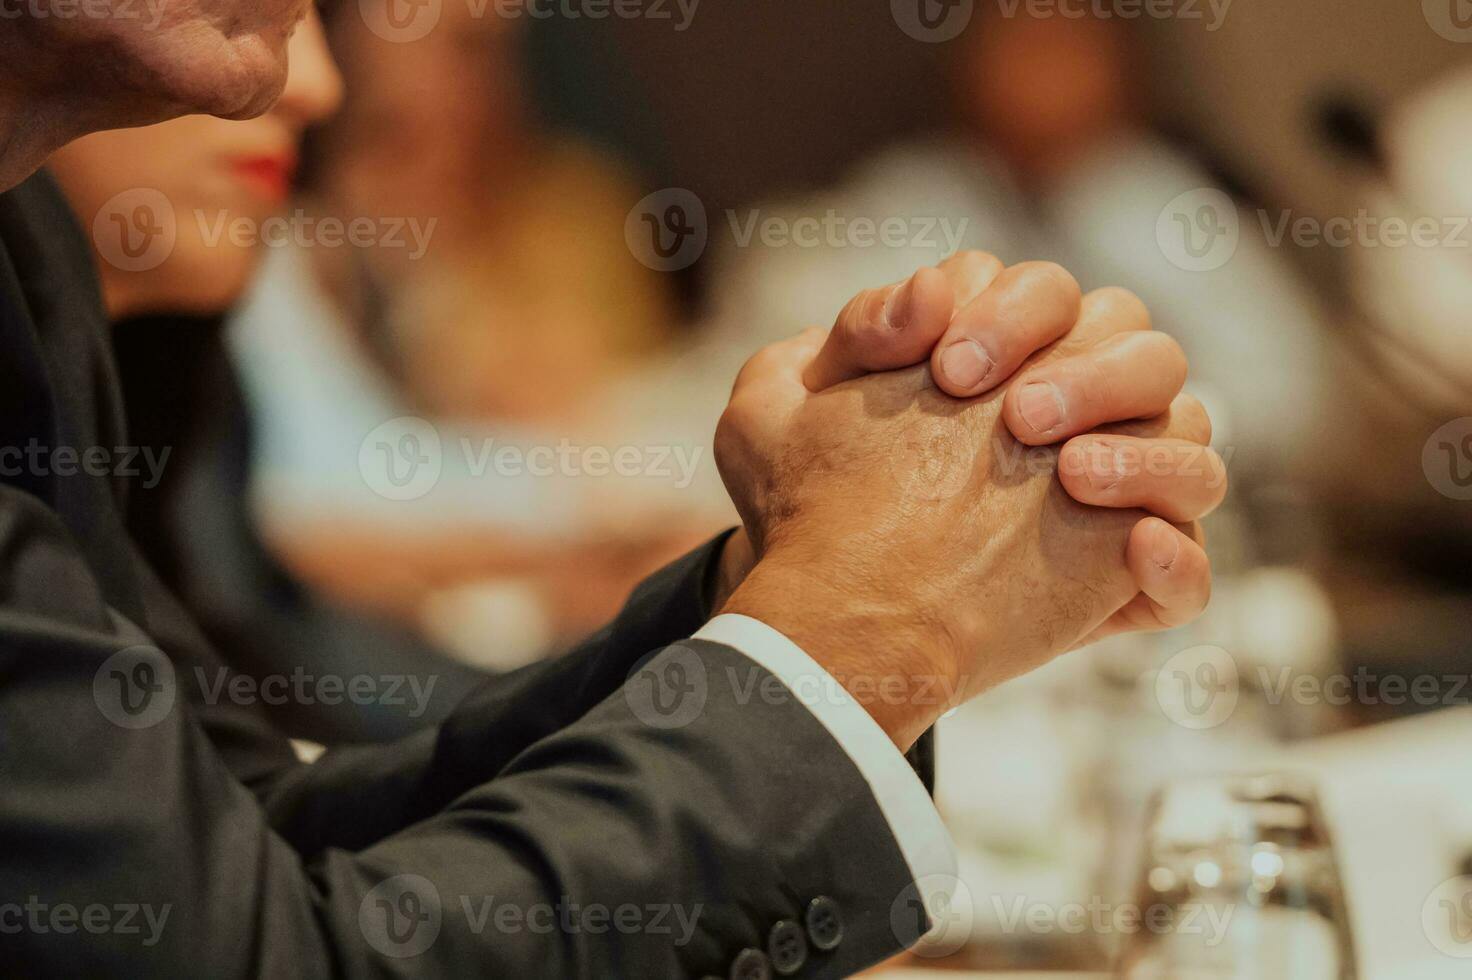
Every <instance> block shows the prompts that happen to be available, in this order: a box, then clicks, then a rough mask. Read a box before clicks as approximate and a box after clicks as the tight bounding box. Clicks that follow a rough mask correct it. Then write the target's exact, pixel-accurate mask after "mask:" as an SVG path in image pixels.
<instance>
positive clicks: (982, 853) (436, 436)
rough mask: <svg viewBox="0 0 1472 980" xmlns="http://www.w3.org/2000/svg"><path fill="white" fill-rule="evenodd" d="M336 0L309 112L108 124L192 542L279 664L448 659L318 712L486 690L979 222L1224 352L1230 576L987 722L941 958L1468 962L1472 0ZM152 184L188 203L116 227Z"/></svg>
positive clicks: (64, 158)
mask: <svg viewBox="0 0 1472 980" xmlns="http://www.w3.org/2000/svg"><path fill="white" fill-rule="evenodd" d="M322 19H323V31H322V34H321V35H320V36H317V35H316V32H315V28H313V30H312V31H311V32H310V33H311V34H312V37H310V38H308V39H306V40H299V42H297V43H298V44H299V46H302V47H303V50H302V52H300V53H298V52H297V51H295V50H294V52H293V58H294V64H293V80H292V84H291V86H290V87H289V89H288V92H287V96H286V98H285V99H284V100H283V103H282V106H280V107H278V109H277V110H276V111H275V112H274V113H273V114H272V115H271V116H270V117H268V118H266V119H264V120H260V121H255V122H252V123H222V122H220V121H218V120H208V121H199V120H195V121H182V122H180V123H174V124H166V125H165V126H160V127H152V128H150V129H147V130H140V131H134V132H132V133H131V134H129V135H125V136H119V135H117V134H100V135H99V136H96V137H92V138H90V139H89V140H84V141H81V142H80V143H79V144H76V145H74V146H73V147H70V148H68V149H67V150H66V151H63V153H62V154H59V155H58V157H57V159H56V160H54V161H53V164H52V169H53V171H54V172H55V173H56V175H57V177H58V178H59V179H60V180H61V182H62V184H63V186H64V188H65V189H66V190H67V192H68V193H69V194H70V195H71V196H72V198H73V200H74V202H75V203H76V204H77V206H78V211H79V213H80V214H81V215H82V216H83V219H84V221H85V222H86V223H87V224H88V225H89V226H90V227H92V228H94V241H95V243H96V244H97V246H98V250H99V255H100V259H101V261H100V263H99V267H100V269H101V271H102V274H103V281H104V286H105V291H106V293H107V298H108V302H109V306H110V308H111V309H112V311H113V313H114V315H115V316H116V317H117V319H118V320H119V327H118V331H117V338H116V342H117V346H118V353H119V359H120V362H121V364H122V367H123V371H124V382H125V386H126V387H127V389H128V397H129V403H130V406H129V407H130V414H131V416H132V420H133V424H134V425H135V427H136V428H137V429H138V430H139V435H138V437H137V438H138V439H140V440H142V441H144V442H145V444H152V445H155V446H157V447H159V448H160V449H163V448H168V449H169V450H170V451H171V452H172V454H173V455H172V458H171V461H170V463H169V465H168V467H167V468H166V470H165V471H164V473H163V476H162V478H161V479H159V480H157V481H155V485H153V486H146V487H141V488H139V492H138V493H137V494H136V495H135V502H134V508H135V514H134V517H135V522H136V525H137V529H138V532H139V535H140V537H142V538H143V539H144V541H145V544H146V546H147V547H148V548H149V550H150V551H151V552H152V553H153V555H154V558H155V560H156V562H157V563H158V564H159V566H160V568H161V569H162V570H163V572H164V574H165V576H166V577H167V578H169V579H170V580H171V582H172V584H174V585H175V587H176V588H177V589H179V590H180V591H181V592H182V593H183V594H184V595H185V597H186V598H187V599H188V600H189V602H190V603H191V605H193V606H194V609H195V611H196V613H197V614H198V615H199V617H200V618H201V620H202V621H203V622H204V623H205V624H206V626H207V627H208V628H209V629H210V631H211V632H212V633H213V634H214V638H215V639H216V641H217V642H218V643H220V644H221V645H222V646H223V647H225V648H226V649H227V650H229V651H230V652H231V654H232V657H233V659H234V660H235V661H236V663H237V665H238V666H240V667H241V668H242V669H246V670H254V671H258V672H263V673H270V672H273V671H289V670H290V669H293V668H295V667H296V666H299V665H302V664H305V665H307V666H308V667H310V668H312V669H314V670H318V671H333V670H335V671H339V672H374V673H380V672H384V671H393V670H398V671H427V672H432V673H433V674H434V675H435V676H436V677H439V678H441V679H442V686H441V689H440V696H439V700H437V701H435V702H434V707H432V708H431V710H430V711H429V712H428V713H427V714H423V715H419V716H415V717H412V718H411V717H408V716H406V715H404V714H403V713H402V712H396V711H394V710H389V709H386V708H384V707H382V706H376V707H375V706H352V705H349V706H346V707H344V708H339V709H336V710H328V709H326V708H324V707H322V706H320V705H318V706H304V705H295V706H290V707H285V706H284V707H283V708H282V709H281V723H282V726H283V727H284V728H285V729H286V730H287V731H288V732H289V733H290V734H293V735H295V736H298V737H300V738H302V739H308V740H312V741H315V742H318V743H332V742H339V741H345V742H351V741H365V740H375V739H385V738H391V737H394V736H396V735H400V734H403V733H404V732H405V731H407V730H410V729H412V728H413V727H415V726H417V725H420V724H424V723H427V722H430V721H433V720H435V718H436V717H438V716H440V715H442V714H443V712H445V711H448V710H449V707H450V706H451V705H452V704H453V699H454V696H455V694H456V693H457V692H458V691H463V690H464V689H465V688H466V687H467V686H468V685H470V684H473V683H474V682H475V681H476V679H477V678H478V677H480V676H482V675H483V673H484V672H487V671H499V670H506V669H511V668H514V667H516V666H518V665H520V664H523V663H526V662H529V661H531V660H533V659H536V658H539V657H543V656H548V655H551V654H553V653H555V652H557V651H558V650H559V649H563V648H565V647H566V646H567V645H568V644H569V643H570V642H572V641H574V640H575V639H576V638H577V637H579V636H580V635H582V634H584V633H586V632H588V631H589V630H591V629H594V628H596V627H597V626H598V625H599V624H601V623H602V622H603V621H604V620H605V619H606V618H607V617H608V616H610V615H611V614H612V613H613V612H614V611H616V610H617V608H618V607H619V606H620V604H621V603H622V601H623V599H624V597H625V596H626V595H627V593H628V591H629V590H630V589H631V588H632V587H633V585H634V584H635V583H636V582H637V581H638V580H639V579H640V578H641V577H642V576H644V575H645V574H647V573H648V572H650V571H652V570H653V569H655V568H657V567H658V566H659V565H661V564H662V563H664V562H665V561H667V560H669V559H671V558H673V557H675V556H677V555H679V554H681V553H682V552H683V551H685V550H687V549H688V548H689V547H691V546H693V545H695V544H697V543H699V542H701V541H703V540H705V539H707V538H708V537H710V536H712V535H714V534H716V533H718V532H719V531H721V530H722V529H723V528H725V527H728V526H730V525H731V524H732V523H734V514H733V513H732V512H731V510H730V507H729V504H727V503H726V500H725V495H724V493H723V491H722V489H721V486H720V480H719V475H718V474H717V473H716V470H715V465H714V460H713V458H712V455H711V450H710V438H711V434H712V432H713V431H714V426H715V421H716V419H717V417H718V415H719V412H720V410H721V408H722V407H723V406H724V403H725V399H726V395H727V393H728V391H729V386H730V383H731V381H732V379H733V378H734V376H735V373H736V371H737V370H738V369H739V367H740V365H741V364H742V362H743V361H744V360H745V358H746V357H747V356H749V355H750V354H751V353H752V352H753V351H755V350H756V349H757V348H758V347H760V346H762V345H763V344H765V343H768V342H770V341H772V340H776V339H780V338H783V337H786V336H788V335H790V334H792V333H795V332H796V331H798V330H800V329H802V328H804V327H806V326H809V325H812V324H820V325H826V324H828V323H831V322H832V319H833V317H834V315H835V314H836V312H837V311H838V310H839V308H841V306H842V305H843V303H844V302H845V301H846V300H847V299H848V298H849V297H850V296H851V295H853V294H854V293H855V292H857V291H858V290H860V289H863V288H866V287H869V286H873V285H877V284H880V283H884V282H891V281H897V280H900V279H903V278H905V277H906V276H908V275H909V274H910V273H911V272H913V271H914V270H915V269H916V268H918V267H919V266H921V265H925V264H934V263H936V262H938V261H940V260H941V259H944V258H945V257H947V256H948V255H949V254H951V253H953V252H954V251H956V250H957V249H958V248H979V249H984V250H987V251H991V252H993V253H995V254H997V255H998V256H1000V257H1001V258H1002V259H1003V260H1005V261H1007V262H1009V263H1011V262H1017V261H1021V260H1025V259H1049V260H1054V261H1058V262H1060V263H1062V264H1064V265H1065V266H1066V267H1067V268H1069V269H1070V270H1071V271H1072V272H1074V273H1075V274H1076V275H1077V276H1078V278H1079V279H1080V281H1081V283H1082V284H1083V286H1084V288H1085V289H1086V290H1087V289H1092V288H1097V287H1100V286H1104V285H1122V286H1125V287H1127V288H1129V289H1132V290H1134V291H1135V292H1137V293H1138V294H1140V296H1141V297H1142V298H1144V300H1145V301H1146V302H1147V304H1148V305H1149V306H1150V308H1151V310H1152V312H1153V314H1154V316H1155V324H1156V327H1157V328H1158V329H1161V330H1164V331H1166V332H1169V333H1171V334H1173V335H1174V336H1176V337H1177V338H1178V339H1179V340H1180V341H1181V343H1182V344H1183V345H1184V346H1185V348H1186V350H1187V352H1188V354H1189V355H1190V356H1191V360H1192V371H1193V375H1192V381H1191V385H1190V387H1191V390H1192V391H1193V392H1194V393H1195V394H1196V395H1197V396H1198V397H1200V398H1202V399H1203V401H1205V402H1206V403H1207V404H1208V406H1209V407H1210V409H1211V411H1212V414H1213V417H1214V419H1215V421H1216V423H1217V426H1216V436H1215V440H1214V442H1215V445H1216V447H1217V448H1218V450H1219V451H1220V452H1221V453H1222V454H1223V456H1224V457H1225V458H1226V459H1227V461H1228V463H1229V469H1230V472H1231V474H1232V491H1231V494H1230V496H1229V498H1228V502H1227V504H1226V505H1225V506H1224V507H1223V508H1222V510H1221V511H1220V512H1219V513H1218V514H1216V515H1215V516H1213V518H1211V519H1210V520H1209V521H1208V522H1207V532H1208V535H1209V537H1210V541H1211V549H1212V554H1213V560H1214V563H1215V568H1216V571H1217V582H1218V586H1217V592H1216V598H1215V600H1214V603H1213V606H1212V608H1211V610H1210V611H1209V613H1208V615H1207V617H1206V618H1205V619H1204V620H1203V621H1202V622H1201V623H1199V624H1196V625H1194V626H1192V627H1189V628H1187V629H1184V630H1178V631H1174V632H1171V633H1167V634H1163V635H1159V636H1152V637H1146V638H1131V639H1125V640H1118V641H1112V642H1110V643H1108V644H1105V645H1101V646H1100V647H1098V648H1094V649H1091V650H1087V651H1084V652H1082V653H1080V654H1077V655H1074V656H1072V657H1069V658H1066V659H1065V660H1063V661H1060V662H1058V663H1057V664H1055V665H1053V666H1052V667H1050V668H1048V669H1046V670H1044V671H1042V672H1040V673H1038V674H1036V675H1033V676H1031V677H1028V678H1025V679H1023V680H1020V681H1017V682H1014V683H1012V684H1009V685H1007V686H1006V687H1004V688H1002V689H999V690H997V691H995V692H993V693H992V694H990V695H988V696H986V697H984V698H983V699H982V700H981V701H978V702H976V703H974V704H972V705H969V706H967V707H966V708H964V709H961V710H960V711H957V712H955V713H953V714H952V715H951V716H949V717H948V718H947V719H946V720H945V722H944V723H943V725H942V728H941V733H940V743H939V787H938V800H939V802H940V805H941V808H942V811H943V814H944V816H945V817H946V819H947V822H948V825H949V826H950V828H951V830H952V834H953V836H954V838H955V840H956V842H957V844H958V847H959V848H960V850H961V853H962V874H961V882H960V888H959V889H957V896H958V897H957V899H956V905H955V907H953V908H947V909H941V910H934V909H933V910H931V911H932V913H933V915H932V917H933V918H936V919H938V920H939V921H942V922H943V923H944V924H943V926H942V927H941V928H939V929H938V931H937V932H935V933H933V934H931V935H930V936H928V937H926V939H925V940H924V941H923V942H922V944H921V945H920V947H919V948H918V950H917V951H916V953H915V954H914V955H912V956H911V957H909V958H908V961H907V964H905V965H903V966H901V967H899V969H909V968H914V969H925V970H928V969H950V970H959V969H970V970H980V971H988V973H987V975H991V972H990V971H1022V970H1027V971H1055V972H1056V971H1070V970H1071V971H1079V972H1084V973H1090V972H1099V973H1102V972H1105V971H1109V970H1116V971H1118V972H1120V973H1121V975H1128V976H1134V977H1161V978H1167V977H1198V976H1199V977H1277V976H1292V977H1320V976H1323V977H1350V976H1356V975H1358V976H1365V977H1382V976H1383V977H1394V978H1397V980H1400V978H1406V977H1418V976H1453V975H1456V976H1463V975H1465V973H1464V972H1459V971H1465V970H1466V969H1467V968H1468V965H1467V963H1466V962H1465V959H1466V958H1468V957H1472V897H1469V896H1472V877H1468V876H1467V875H1468V874H1472V778H1468V777H1469V776H1472V771H1469V768H1468V765H1467V764H1466V762H1465V760H1464V759H1463V758H1462V756H1463V755H1464V753H1465V747H1466V746H1468V745H1469V744H1472V720H1469V717H1468V716H1469V714H1472V712H1469V710H1468V707H1467V705H1468V704H1472V683H1468V676H1469V674H1472V332H1469V326H1472V324H1469V322H1468V318H1469V315H1472V314H1469V311H1472V222H1469V216H1472V140H1469V139H1468V135H1467V134H1468V133H1469V132H1472V4H1468V3H1467V2H1466V0H1424V2H1416V0H1409V2H1401V3H1394V4H1392V3H1357V4H1344V3H1337V2H1329V0H1296V2H1294V3H1291V4H1283V3H1273V2H1270V0H1214V2H1213V0H1031V2H1029V0H892V2H888V3H887V2H884V0H871V2H867V3H852V2H848V3H838V2H836V0H827V2H822V0H742V2H740V3H736V2H732V0H699V2H697V0H684V2H680V0H623V2H618V0H603V2H600V0H429V2H427V3H423V4H417V5H415V4H409V3H403V2H400V0H363V2H362V3H359V2H356V0H353V2H348V0H342V2H338V3H329V4H326V5H324V6H323V8H322ZM308 44H310V45H312V46H311V47H310V49H308V48H307V47H306V46H307V45H308ZM323 45H325V49H324V48H323ZM326 50H330V52H331V55H332V57H333V58H334V59H335V61H336V65H337V67H336V69H334V68H333V66H332V63H331V62H330V61H328V60H327V58H326V53H325V52H326ZM339 72H340V77H339V76H338V74H337V73H339ZM191 127H192V128H191ZM252 127H253V128H252ZM191 156H193V157H198V158H199V159H200V160H201V161H203V162H201V163H200V164H199V165H198V166H193V165H190V166H184V165H183V162H188V161H189V160H190V159H191ZM220 159H228V160H229V161H231V164H230V166H229V167H228V168H225V171H228V172H224V171H222V173H221V174H216V173H215V171H214V170H212V169H210V168H211V167H212V166H216V163H215V162H216V161H218V160H220ZM120 161H126V162H120ZM227 177H228V178H229V179H227ZM139 188H144V189H147V190H148V191H151V192H156V193H158V194H161V195H162V197H163V199H164V205H163V206H165V207H167V210H168V215H169V227H170V231H171V237H170V241H169V244H168V247H167V250H166V254H161V255H152V256H150V255H138V254H132V253H131V252H130V251H128V250H123V251H122V252H119V251H118V248H117V247H116V243H114V242H110V241H109V240H107V239H106V236H105V235H104V229H106V228H107V227H108V223H107V222H106V221H104V220H103V218H104V217H105V216H106V215H107V214H108V213H109V212H110V211H118V210H121V209H125V208H128V209H131V208H134V207H135V206H136V205H137V204H138V201H139V197H138V195H139V193H141V192H140V191H139ZM94 216H95V217H96V219H97V220H96V221H95V222H94V221H93V218H94ZM239 222H244V224H239ZM237 232H238V233H237ZM180 379H185V381H186V383H183V384H180V383H179V381H180ZM774 778H780V774H774ZM1151 909H1163V910H1165V911H1164V912H1162V913H1161V914H1162V915H1163V916H1164V917H1165V919H1164V921H1165V922H1166V925H1165V926H1163V927H1162V928H1159V929H1152V928H1146V927H1143V926H1141V925H1140V923H1139V915H1138V914H1137V915H1136V916H1135V919H1134V920H1131V919H1130V914H1134V913H1139V914H1143V913H1144V912H1145V911H1147V910H1151ZM1192 909H1195V910H1196V913H1201V910H1202V909H1206V910H1208V911H1210V910H1218V911H1220V910H1225V911H1226V913H1227V916H1226V918H1228V919H1232V922H1231V923H1230V928H1228V923H1226V922H1224V921H1219V920H1214V919H1212V918H1211V917H1210V916H1208V915H1204V914H1193V913H1192V912H1191V910H1192ZM1130 910H1133V913H1131V911H1130ZM896 914H897V916H900V915H901V913H900V912H897V913H896ZM1234 914H1235V915H1236V917H1235V918H1233V915H1234ZM1188 918H1189V919H1190V920H1191V921H1193V922H1194V921H1196V920H1198V919H1199V922H1197V925H1196V926H1191V925H1189V924H1188V921H1187V920H1188ZM896 921H897V922H898V921H899V919H897V920H896ZM1132 921H1133V923H1134V924H1133V926H1131V922H1132ZM1213 923H1216V924H1217V925H1219V926H1220V928H1216V927H1215V926H1213ZM896 928H897V929H899V928H901V927H900V926H899V925H896Z"/></svg>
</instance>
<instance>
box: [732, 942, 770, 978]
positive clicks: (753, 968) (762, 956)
mask: <svg viewBox="0 0 1472 980" xmlns="http://www.w3.org/2000/svg"><path fill="white" fill-rule="evenodd" d="M731 980H772V964H771V961H770V960H768V959H767V954H766V953H763V952H762V951H761V950H759V949H752V948H750V947H747V948H746V949H743V950H742V951H741V952H739V953H737V954H736V959H734V960H733V961H732V962H731Z"/></svg>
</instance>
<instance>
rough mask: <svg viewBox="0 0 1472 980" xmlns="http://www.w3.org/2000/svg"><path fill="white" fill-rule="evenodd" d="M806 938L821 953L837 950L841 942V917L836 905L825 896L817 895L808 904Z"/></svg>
mask: <svg viewBox="0 0 1472 980" xmlns="http://www.w3.org/2000/svg"><path fill="white" fill-rule="evenodd" d="M805 918H806V920H807V924H808V938H809V939H811V940H812V941H813V945H814V946H816V947H818V948H819V949H821V950H822V951H823V952H825V953H826V952H829V951H830V950H833V949H837V948H838V944H839V943H841V942H843V915H842V914H841V913H840V912H839V911H838V903H837V902H835V901H834V900H833V899H831V898H829V897H828V896H827V895H819V896H818V897H817V898H815V899H813V900H812V901H811V902H809V903H808V911H807V915H806V917H805Z"/></svg>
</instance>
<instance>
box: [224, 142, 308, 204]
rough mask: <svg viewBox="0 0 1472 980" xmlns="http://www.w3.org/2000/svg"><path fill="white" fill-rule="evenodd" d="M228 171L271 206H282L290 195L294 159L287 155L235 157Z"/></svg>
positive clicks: (294, 168)
mask: <svg viewBox="0 0 1472 980" xmlns="http://www.w3.org/2000/svg"><path fill="white" fill-rule="evenodd" d="M230 169H231V170H232V171H233V172H234V173H235V175H236V176H237V177H238V178H240V180H241V181H242V182H244V183H246V184H247V185H249V186H250V187H251V189H252V190H254V191H255V192H256V193H258V194H260V195H261V196H262V197H264V198H266V199H267V200H268V201H270V202H271V203H272V204H284V203H286V199H287V197H288V196H289V195H290V193H291V178H292V176H293V175H294V174H295V173H296V159H295V158H294V157H292V156H291V155H289V154H277V155H275V156H269V155H264V154H263V155H258V156H248V157H236V158H235V159H234V160H232V161H231V167H230Z"/></svg>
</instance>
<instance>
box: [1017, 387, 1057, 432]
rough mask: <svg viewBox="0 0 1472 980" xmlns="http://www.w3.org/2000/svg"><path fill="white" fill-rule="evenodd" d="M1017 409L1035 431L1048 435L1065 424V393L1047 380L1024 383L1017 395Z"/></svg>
mask: <svg viewBox="0 0 1472 980" xmlns="http://www.w3.org/2000/svg"><path fill="white" fill-rule="evenodd" d="M1017 410H1018V411H1019V412H1021V413H1022V420H1023V421H1024V422H1026V423H1027V424H1028V425H1030V426H1032V430H1033V431H1034V432H1036V433H1038V434H1039V435H1046V434H1047V433H1049V432H1052V431H1053V430H1054V429H1056V428H1058V426H1060V425H1062V424H1063V415H1064V407H1063V393H1062V392H1061V391H1059V390H1058V386H1057V385H1055V384H1050V383H1048V382H1046V381H1035V382H1033V383H1032V384H1029V385H1023V387H1022V391H1021V392H1019V393H1018V395H1017Z"/></svg>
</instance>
